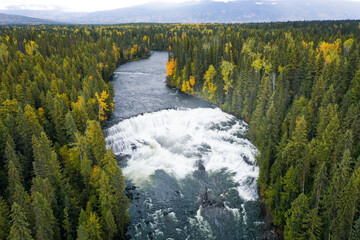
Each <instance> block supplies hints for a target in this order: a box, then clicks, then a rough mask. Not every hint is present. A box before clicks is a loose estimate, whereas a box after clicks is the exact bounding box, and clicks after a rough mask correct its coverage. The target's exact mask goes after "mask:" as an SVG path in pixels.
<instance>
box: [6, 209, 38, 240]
mask: <svg viewBox="0 0 360 240" xmlns="http://www.w3.org/2000/svg"><path fill="white" fill-rule="evenodd" d="M8 239H9V240H18V239H24V240H32V239H33V238H32V236H31V230H30V229H29V223H28V220H27V218H26V215H25V213H24V210H23V209H22V207H21V206H20V205H19V204H17V203H16V202H14V203H13V204H12V206H11V229H10V234H9V238H8Z"/></svg>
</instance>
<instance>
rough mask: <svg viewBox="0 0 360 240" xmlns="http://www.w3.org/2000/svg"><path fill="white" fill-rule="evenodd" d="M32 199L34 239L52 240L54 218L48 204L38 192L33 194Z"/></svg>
mask: <svg viewBox="0 0 360 240" xmlns="http://www.w3.org/2000/svg"><path fill="white" fill-rule="evenodd" d="M33 199H34V213H35V229H36V238H37V239H49V240H51V239H54V230H53V227H54V225H55V218H54V215H53V211H52V209H51V206H50V203H49V202H48V201H47V200H46V199H45V198H44V197H43V196H42V194H41V193H39V192H35V194H34V196H33Z"/></svg>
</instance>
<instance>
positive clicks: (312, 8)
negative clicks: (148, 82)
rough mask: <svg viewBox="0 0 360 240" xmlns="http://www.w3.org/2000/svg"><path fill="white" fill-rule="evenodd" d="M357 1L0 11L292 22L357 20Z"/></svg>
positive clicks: (93, 18)
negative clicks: (100, 9)
mask: <svg viewBox="0 0 360 240" xmlns="http://www.w3.org/2000/svg"><path fill="white" fill-rule="evenodd" d="M359 9H360V2H355V1H350V0H348V1H347V0H343V1H341V0H337V1H335V0H312V1H310V0H309V1H307V0H305V1H303V0H255V1H254V0H238V1H231V2H215V1H212V0H203V1H198V2H192V3H190V2H186V3H171V4H170V3H163V2H154V3H149V4H144V5H139V6H135V7H128V8H120V9H115V10H109V11H99V12H91V13H74V12H65V11H61V10H56V9H55V10H27V9H23V8H9V9H8V10H2V11H1V10H0V12H4V13H11V14H18V15H24V16H29V17H37V18H46V19H51V20H55V21H62V22H69V23H74V24H117V23H129V22H158V23H175V22H178V23H209V22H213V23H246V22H273V21H295V20H301V21H302V20H330V19H331V20H339V19H360V11H359Z"/></svg>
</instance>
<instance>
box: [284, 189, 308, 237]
mask: <svg viewBox="0 0 360 240" xmlns="http://www.w3.org/2000/svg"><path fill="white" fill-rule="evenodd" d="M308 212H309V204H308V198H307V197H306V195H305V194H303V193H302V194H300V195H299V196H298V197H297V198H296V199H295V200H294V201H293V202H292V203H291V208H290V209H289V210H288V211H287V213H286V214H287V219H286V225H285V232H284V237H285V239H294V240H297V239H305V238H304V237H303V233H304V230H305V229H304V222H305V218H306V216H307V214H308Z"/></svg>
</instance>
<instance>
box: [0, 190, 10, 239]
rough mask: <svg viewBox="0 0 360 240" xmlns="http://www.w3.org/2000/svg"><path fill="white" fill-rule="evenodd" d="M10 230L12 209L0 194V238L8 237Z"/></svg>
mask: <svg viewBox="0 0 360 240" xmlns="http://www.w3.org/2000/svg"><path fill="white" fill-rule="evenodd" d="M9 232H10V209H9V206H8V204H7V203H6V202H5V200H4V198H3V197H2V196H0V239H7V237H8V235H9Z"/></svg>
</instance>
